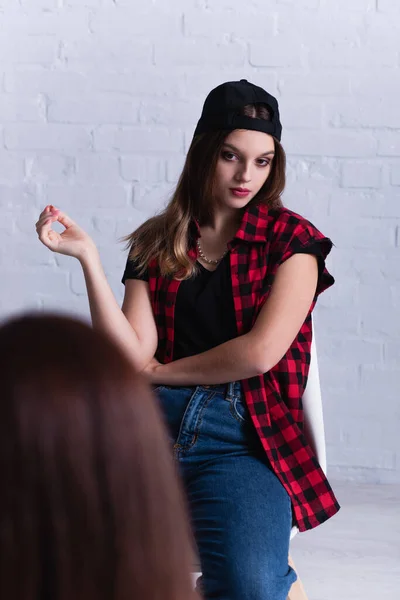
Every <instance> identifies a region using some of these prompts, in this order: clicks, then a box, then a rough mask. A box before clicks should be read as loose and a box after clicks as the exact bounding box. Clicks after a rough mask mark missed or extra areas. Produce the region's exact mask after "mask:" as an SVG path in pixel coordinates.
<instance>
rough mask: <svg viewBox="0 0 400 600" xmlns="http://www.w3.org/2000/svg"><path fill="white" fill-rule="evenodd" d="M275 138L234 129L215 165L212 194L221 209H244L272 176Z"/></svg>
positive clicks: (255, 132) (258, 132) (261, 133)
mask: <svg viewBox="0 0 400 600" xmlns="http://www.w3.org/2000/svg"><path fill="white" fill-rule="evenodd" d="M274 151H275V142H274V138H273V137H272V136H271V135H268V134H267V133H263V132H262V131H251V130H248V129H235V131H232V133H230V134H229V135H228V137H227V138H226V139H225V142H224V145H223V146H222V149H221V153H220V156H219V158H218V161H217V166H216V170H215V180H214V193H215V198H216V201H217V203H218V204H219V205H220V206H221V207H224V208H237V209H240V208H244V207H245V206H246V205H247V204H248V203H249V202H250V200H251V199H252V198H254V196H255V195H256V194H257V192H259V191H260V189H261V188H262V186H263V185H264V183H265V181H266V179H267V177H268V175H269V174H270V172H271V166H272V160H273V158H274Z"/></svg>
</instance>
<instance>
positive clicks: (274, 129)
mask: <svg viewBox="0 0 400 600" xmlns="http://www.w3.org/2000/svg"><path fill="white" fill-rule="evenodd" d="M246 104H266V105H267V107H268V109H269V111H270V113H271V120H270V121H266V120H265V119H258V118H253V117H246V116H243V115H241V114H240V110H241V109H242V108H243V107H244V106H246ZM221 129H222V130H228V131H233V130H234V129H251V130H253V131H262V132H264V133H269V134H270V135H272V136H274V137H275V138H276V139H277V140H279V141H280V140H281V135H282V125H281V122H280V120H279V107H278V101H277V100H276V98H274V96H271V94H269V93H268V92H266V91H265V90H263V88H261V87H259V86H257V85H254V84H253V83H250V82H249V81H247V80H246V79H241V80H240V81H227V82H226V83H222V84H221V85H219V86H218V87H216V88H214V89H213V90H211V92H210V93H209V94H208V96H207V98H206V100H205V102H204V106H203V111H202V113H201V117H200V120H199V122H198V123H197V127H196V129H195V132H194V135H198V134H200V133H205V132H206V131H217V130H221Z"/></svg>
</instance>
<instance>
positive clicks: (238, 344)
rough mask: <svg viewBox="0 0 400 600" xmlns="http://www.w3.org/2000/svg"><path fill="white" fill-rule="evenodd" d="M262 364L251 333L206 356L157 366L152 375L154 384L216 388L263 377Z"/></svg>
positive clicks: (205, 354) (191, 357)
mask: <svg viewBox="0 0 400 600" xmlns="http://www.w3.org/2000/svg"><path fill="white" fill-rule="evenodd" d="M261 365H263V361H262V360H260V351H259V349H258V347H257V344H256V342H255V340H254V337H253V336H252V335H251V332H250V333H248V334H245V335H242V336H240V337H237V338H234V339H233V340H230V341H229V342H225V343H224V344H221V345H220V346H216V347H215V348H212V349H211V350H207V352H202V353H201V354H197V355H195V356H190V357H187V358H181V359H179V360H175V361H173V362H171V363H168V364H166V365H160V366H158V367H157V368H156V369H155V371H154V372H153V373H152V377H151V380H152V382H153V383H155V384H165V385H202V384H203V385H207V384H208V385H213V384H217V383H228V382H230V381H237V380H241V379H247V378H250V377H254V376H256V375H260V374H262V373H263V372H264V371H263V366H261Z"/></svg>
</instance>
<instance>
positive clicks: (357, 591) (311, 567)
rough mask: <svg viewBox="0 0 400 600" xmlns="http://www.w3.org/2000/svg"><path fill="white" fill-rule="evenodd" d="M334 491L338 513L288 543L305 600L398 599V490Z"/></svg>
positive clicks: (339, 487) (341, 487) (354, 487)
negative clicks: (338, 505) (306, 599)
mask: <svg viewBox="0 0 400 600" xmlns="http://www.w3.org/2000/svg"><path fill="white" fill-rule="evenodd" d="M333 487H334V489H335V492H336V494H337V497H338V500H339V502H340V504H341V506H342V508H341V510H340V511H339V513H338V514H337V515H336V516H335V517H333V518H332V519H330V520H329V521H328V522H327V523H325V524H323V525H321V526H319V527H317V528H316V529H314V530H313V531H310V532H307V533H303V534H298V535H297V536H296V537H295V538H294V540H293V541H292V546H291V555H292V557H293V559H294V562H295V565H296V569H297V571H298V573H299V575H300V577H301V580H302V582H303V585H304V587H305V590H306V592H307V596H308V600H400V486H393V485H392V486H389V485H386V486H384V485H381V486H373V485H361V484H343V483H340V484H334V482H333Z"/></svg>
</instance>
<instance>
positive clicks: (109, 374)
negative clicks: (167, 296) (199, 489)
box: [0, 315, 197, 600]
mask: <svg viewBox="0 0 400 600" xmlns="http://www.w3.org/2000/svg"><path fill="white" fill-rule="evenodd" d="M0 373H1V388H0V407H1V419H0V477H1V493H0V598H1V599H4V600H5V599H7V600H135V599H137V600H161V599H162V600H188V599H190V598H195V597H197V596H196V595H195V592H194V591H192V585H191V576H190V569H191V565H192V558H193V557H192V540H191V537H190V533H189V528H188V525H187V519H186V514H185V507H184V505H183V500H182V494H181V490H180V487H179V482H178V480H177V477H176V473H175V470H174V465H173V460H172V457H171V451H170V449H169V447H168V441H167V438H166V434H165V432H164V427H163V425H162V421H161V417H160V415H159V412H158V411H159V409H158V408H157V406H156V402H155V400H154V397H153V394H152V392H151V390H150V389H149V386H148V385H146V383H145V382H144V381H143V380H142V378H141V376H140V375H138V374H136V373H135V371H134V369H133V368H132V363H131V362H130V361H129V360H128V359H127V358H126V356H125V355H124V354H123V353H122V351H121V350H120V349H119V348H117V346H116V345H115V344H114V343H113V342H112V341H111V340H110V339H109V338H108V337H107V336H106V335H105V334H103V333H101V332H99V331H96V330H93V329H91V328H90V327H89V326H88V325H85V324H84V323H82V322H80V321H78V320H74V319H71V318H66V317H62V316H53V315H45V316H39V315H37V316H33V315H25V316H22V317H18V318H16V319H13V320H10V321H8V322H6V323H4V324H3V325H2V326H1V327H0Z"/></svg>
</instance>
